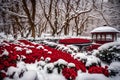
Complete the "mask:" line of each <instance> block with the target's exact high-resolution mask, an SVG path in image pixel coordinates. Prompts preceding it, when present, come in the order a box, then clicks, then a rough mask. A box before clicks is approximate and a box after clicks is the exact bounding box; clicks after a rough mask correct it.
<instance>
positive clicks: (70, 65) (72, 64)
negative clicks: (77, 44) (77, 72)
mask: <svg viewBox="0 0 120 80" xmlns="http://www.w3.org/2000/svg"><path fill="white" fill-rule="evenodd" d="M67 66H68V67H75V64H74V63H68V65H67Z"/></svg>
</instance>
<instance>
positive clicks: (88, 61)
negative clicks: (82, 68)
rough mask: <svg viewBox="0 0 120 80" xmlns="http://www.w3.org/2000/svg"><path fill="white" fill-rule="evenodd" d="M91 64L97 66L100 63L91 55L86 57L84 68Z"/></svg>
mask: <svg viewBox="0 0 120 80" xmlns="http://www.w3.org/2000/svg"><path fill="white" fill-rule="evenodd" d="M93 63H95V64H97V65H98V64H99V63H100V59H99V58H97V57H95V56H92V55H90V56H87V62H86V66H91V65H92V64H93Z"/></svg>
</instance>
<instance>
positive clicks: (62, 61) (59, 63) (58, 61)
mask: <svg viewBox="0 0 120 80" xmlns="http://www.w3.org/2000/svg"><path fill="white" fill-rule="evenodd" d="M54 64H55V65H56V64H58V65H61V64H63V65H67V64H68V63H67V62H66V61H65V60H63V59H59V60H57V61H56V62H54Z"/></svg>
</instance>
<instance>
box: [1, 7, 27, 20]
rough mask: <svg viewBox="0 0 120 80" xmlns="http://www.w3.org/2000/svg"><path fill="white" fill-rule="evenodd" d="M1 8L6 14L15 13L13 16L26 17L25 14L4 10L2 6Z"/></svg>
mask: <svg viewBox="0 0 120 80" xmlns="http://www.w3.org/2000/svg"><path fill="white" fill-rule="evenodd" d="M1 10H2V11H4V12H6V13H8V14H10V15H15V16H18V17H22V18H27V16H25V15H20V14H18V13H15V12H12V11H9V10H5V9H4V8H1Z"/></svg>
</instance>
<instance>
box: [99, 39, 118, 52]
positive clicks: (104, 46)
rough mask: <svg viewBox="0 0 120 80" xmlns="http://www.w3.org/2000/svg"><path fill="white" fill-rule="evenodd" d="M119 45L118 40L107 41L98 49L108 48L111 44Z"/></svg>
mask: <svg viewBox="0 0 120 80" xmlns="http://www.w3.org/2000/svg"><path fill="white" fill-rule="evenodd" d="M117 45H120V41H116V42H109V43H105V44H103V45H102V46H100V47H99V48H98V50H99V51H100V50H106V49H108V48H109V47H110V46H117Z"/></svg>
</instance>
